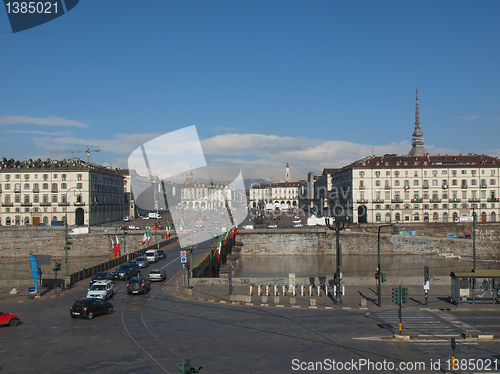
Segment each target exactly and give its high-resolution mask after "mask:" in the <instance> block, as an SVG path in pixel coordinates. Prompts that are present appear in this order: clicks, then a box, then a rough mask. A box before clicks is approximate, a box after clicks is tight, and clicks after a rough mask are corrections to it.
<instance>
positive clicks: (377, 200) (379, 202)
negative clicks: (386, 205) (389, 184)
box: [373, 199, 384, 204]
mask: <svg viewBox="0 0 500 374" xmlns="http://www.w3.org/2000/svg"><path fill="white" fill-rule="evenodd" d="M373 202H374V203H375V204H381V203H383V202H384V200H383V199H374V200H373Z"/></svg>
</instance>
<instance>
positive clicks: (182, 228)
mask: <svg viewBox="0 0 500 374" xmlns="http://www.w3.org/2000/svg"><path fill="white" fill-rule="evenodd" d="M185 226H186V225H185V224H184V219H183V218H182V217H181V234H184V227H185Z"/></svg>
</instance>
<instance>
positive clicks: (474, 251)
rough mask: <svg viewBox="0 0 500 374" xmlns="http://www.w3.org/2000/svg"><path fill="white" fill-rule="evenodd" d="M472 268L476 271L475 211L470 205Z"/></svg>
mask: <svg viewBox="0 0 500 374" xmlns="http://www.w3.org/2000/svg"><path fill="white" fill-rule="evenodd" d="M472 269H473V271H476V211H475V210H474V207H472Z"/></svg>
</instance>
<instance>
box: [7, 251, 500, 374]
mask: <svg viewBox="0 0 500 374" xmlns="http://www.w3.org/2000/svg"><path fill="white" fill-rule="evenodd" d="M202 250H203V248H202V246H199V247H197V248H195V254H197V253H199V252H201V251H202ZM178 251H179V248H178V247H176V246H171V247H170V250H169V251H168V253H167V259H166V260H164V261H162V262H160V263H159V264H157V265H161V266H163V267H165V268H166V269H167V274H168V276H169V280H170V281H169V283H167V284H163V285H162V284H160V283H156V284H153V286H152V291H151V292H150V293H149V294H147V295H135V296H130V295H127V294H126V292H125V282H117V283H116V289H117V291H116V293H115V296H114V297H113V299H111V301H112V303H113V304H114V307H115V310H114V313H113V314H112V315H105V316H99V317H96V318H94V319H92V320H90V321H88V320H75V319H71V318H70V316H69V307H70V305H71V304H72V303H73V301H74V300H75V299H76V298H78V297H82V296H84V293H85V289H86V287H87V281H83V282H81V284H79V285H77V286H76V287H74V288H73V289H72V290H67V291H65V292H64V293H62V294H60V295H59V296H58V297H52V298H48V299H42V300H36V301H35V300H27V299H22V300H20V299H13V298H11V299H10V301H8V300H6V299H1V300H0V303H2V306H1V309H3V308H4V305H5V306H8V310H9V311H11V312H14V313H17V314H19V315H20V316H21V319H22V324H20V325H19V326H17V327H15V328H11V327H0V341H1V344H0V373H1V374H6V373H26V372H36V373H55V372H57V373H80V372H104V373H123V372H134V373H176V365H177V364H178V363H181V362H183V361H184V360H185V359H186V358H190V359H191V361H192V362H193V363H195V364H197V365H201V366H202V367H203V370H202V373H228V374H229V373H231V374H233V373H295V372H331V371H332V370H328V368H329V367H330V366H332V365H334V360H335V362H336V363H335V365H343V366H344V367H343V369H344V370H337V372H358V373H370V372H381V373H386V372H387V373H430V372H440V371H439V370H438V369H439V368H441V369H443V370H444V369H446V360H447V359H449V356H450V355H451V348H450V346H449V337H447V338H440V339H439V338H438V337H439V336H440V335H453V336H457V334H459V331H460V330H461V329H462V328H464V327H466V326H470V327H471V328H473V329H478V330H480V331H488V329H485V328H480V325H481V324H483V325H484V324H488V325H491V326H493V325H499V324H500V322H499V319H498V317H496V316H495V312H497V311H498V308H495V310H493V311H491V310H481V309H477V310H474V311H472V310H471V311H468V314H467V313H466V312H467V311H460V310H457V308H455V309H454V310H452V311H450V312H444V311H439V310H422V309H420V308H419V307H414V308H409V309H408V310H404V311H403V313H404V314H403V322H404V326H405V328H407V329H412V330H414V331H418V332H419V333H425V334H428V335H432V336H431V337H432V339H429V340H427V341H425V340H424V341H421V342H403V341H396V340H394V339H392V332H391V330H390V329H388V328H387V326H385V325H387V324H390V325H394V323H395V320H394V317H395V315H396V316H397V314H395V313H397V312H396V309H395V308H394V307H392V306H391V305H390V303H386V304H385V305H386V307H384V308H383V309H382V310H380V309H377V308H376V307H374V306H369V308H368V309H361V308H359V307H358V308H351V309H345V307H346V305H344V307H343V308H344V309H343V308H342V307H339V308H336V307H332V308H331V309H327V308H325V307H322V308H317V309H312V308H305V307H304V308H300V309H299V308H292V307H271V306H267V307H266V306H257V305H245V304H242V303H237V304H232V303H230V302H226V303H221V302H205V301H197V300H196V294H195V296H194V297H193V298H191V299H186V298H178V297H175V296H174V294H175V293H176V292H175V291H176V290H177V287H176V284H177V282H178V281H179V280H182V277H181V275H182V272H181V273H178V272H179V270H180V269H181V265H180V261H179V252H178ZM153 267H156V266H153ZM151 268H152V267H150V269H151ZM176 274H177V276H175V275H176ZM179 283H181V282H179ZM223 292H225V289H224V290H222V292H221V289H220V288H218V289H215V288H214V289H212V290H211V292H210V297H214V295H215V296H217V295H216V294H218V295H219V296H223V295H222V294H223ZM179 293H181V292H179ZM357 299H358V298H357ZM19 301H23V302H19ZM347 301H348V300H347V298H346V303H347ZM367 313H368V314H367ZM482 317H484V318H482ZM485 321H488V322H485ZM396 326H397V322H396ZM467 328H468V327H467ZM455 355H456V356H457V357H458V358H460V359H465V358H467V359H476V360H477V359H483V360H484V359H495V358H496V359H498V358H499V357H500V347H499V346H498V343H497V342H473V341H462V340H459V339H458V336H457V349H456V352H455ZM363 360H364V361H363ZM384 361H385V363H386V366H385V368H384V367H381V366H380V365H383V363H384ZM363 362H364V363H368V362H371V364H372V365H373V369H374V370H369V369H370V368H368V367H366V366H360V365H361V364H362V363H363ZM401 363H403V364H405V365H417V364H418V363H423V364H425V365H426V366H425V367H420V368H415V367H412V368H411V370H402V369H400V368H399V365H400V364H401ZM351 364H354V365H357V367H354V368H353V370H349V371H348V370H345V369H346V365H351ZM390 364H393V365H394V368H392V367H391V366H390ZM436 364H439V365H438V367H437V368H436V370H431V366H430V365H436ZM313 366H314V368H315V369H319V368H320V366H322V367H323V369H324V370H323V371H321V370H312V367H313ZM499 366H500V363H499ZM336 367H337V368H339V366H336ZM379 369H380V370H379ZM441 372H443V371H441ZM490 372H491V371H490Z"/></svg>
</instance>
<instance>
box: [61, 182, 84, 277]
mask: <svg viewBox="0 0 500 374" xmlns="http://www.w3.org/2000/svg"><path fill="white" fill-rule="evenodd" d="M71 190H75V192H74V194H75V196H77V194H76V190H78V195H81V194H82V191H81V190H80V189H79V188H77V187H71V188H69V189H68V190H67V191H66V201H65V204H64V263H65V266H66V275H68V249H69V241H68V204H69V202H68V192H69V191H71Z"/></svg>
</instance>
